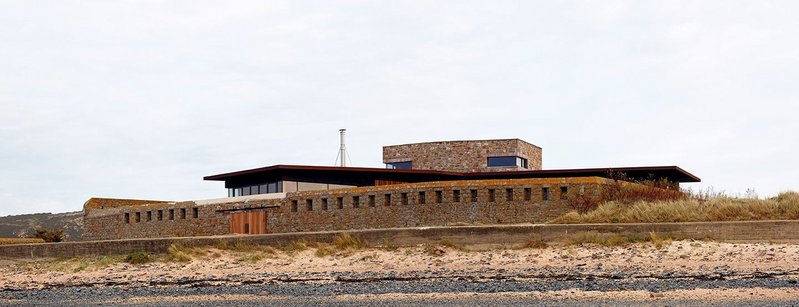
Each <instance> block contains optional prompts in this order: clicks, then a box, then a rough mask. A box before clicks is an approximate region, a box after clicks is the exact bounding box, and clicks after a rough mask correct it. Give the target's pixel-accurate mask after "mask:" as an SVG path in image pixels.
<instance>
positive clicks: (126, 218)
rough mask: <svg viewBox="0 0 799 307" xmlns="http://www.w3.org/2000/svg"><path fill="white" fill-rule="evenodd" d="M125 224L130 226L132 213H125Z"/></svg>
mask: <svg viewBox="0 0 799 307" xmlns="http://www.w3.org/2000/svg"><path fill="white" fill-rule="evenodd" d="M125 223H126V224H130V213H127V212H126V213H125Z"/></svg>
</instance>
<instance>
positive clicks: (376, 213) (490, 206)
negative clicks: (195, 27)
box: [84, 177, 610, 240]
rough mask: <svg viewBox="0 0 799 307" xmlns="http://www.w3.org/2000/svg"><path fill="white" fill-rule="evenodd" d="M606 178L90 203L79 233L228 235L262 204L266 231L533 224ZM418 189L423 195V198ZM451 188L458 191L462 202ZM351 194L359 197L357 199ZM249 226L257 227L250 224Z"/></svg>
mask: <svg viewBox="0 0 799 307" xmlns="http://www.w3.org/2000/svg"><path fill="white" fill-rule="evenodd" d="M609 182H610V181H609V180H608V179H605V178H600V177H581V178H534V179H505V180H462V181H442V182H424V183H407V184H395V185H384V186H373V187H360V188H349V189H334V190H322V191H305V192H290V193H286V194H285V195H286V197H285V198H273V197H272V196H271V195H270V194H265V195H264V196H244V197H235V198H226V199H219V200H215V201H207V200H206V201H196V202H191V201H190V202H177V203H175V202H173V203H160V204H149V205H137V206H128V207H118V208H112V209H89V210H87V211H86V212H85V217H84V221H85V232H84V239H85V240H107V239H125V238H155V237H177V236H207V235H221V234H228V233H231V230H230V216H229V214H230V212H233V211H234V210H237V211H241V210H242V209H250V210H265V211H266V212H267V219H266V221H265V223H266V224H267V225H266V229H267V231H268V232H270V233H283V232H298V231H323V230H347V229H369V228H394V227H416V226H443V225H450V224H514V223H538V222H545V221H548V220H550V219H552V218H554V217H556V216H559V215H561V214H563V213H565V212H567V211H568V210H570V208H569V207H568V206H567V204H566V202H565V201H563V200H562V198H566V195H563V196H562V195H561V188H567V194H568V196H569V197H574V196H576V195H578V194H580V193H582V194H585V195H588V196H597V195H599V191H600V188H601V185H603V184H606V183H609ZM544 188H547V189H549V195H550V200H545V199H544V195H543V189H544ZM509 189H510V192H511V195H512V197H511V198H510V199H509V198H508V192H509ZM472 191H475V192H476V193H477V198H476V201H472V198H471V193H472ZM420 193H424V198H425V201H424V202H422V200H421V195H420ZM456 193H458V194H459V195H460V200H459V201H458V200H457V199H456ZM492 193H493V199H492V196H491V194H492ZM387 195H388V196H387ZM439 195H440V200H439V199H438V198H439ZM356 198H357V199H358V200H359V203H358V204H357V205H356V203H355V199H356ZM339 200H340V202H341V203H340V204H339ZM372 200H373V201H372ZM387 200H388V202H387ZM325 203H327V205H326V206H325ZM195 209H196V210H197V212H198V215H197V217H196V218H195V217H194V214H193V212H194V210H195ZM309 209H310V210H309ZM170 210H172V212H174V214H175V217H174V219H170V218H169V216H170V213H169V212H170ZM183 210H185V211H186V218H185V219H184V218H183V215H182V214H181V212H183ZM159 211H160V212H162V214H163V218H162V219H160V220H159V219H158V218H157V216H158V212H159ZM148 212H149V214H148ZM126 214H127V216H128V220H127V221H126V219H125V216H126ZM148 216H151V218H148ZM137 217H138V218H137ZM259 226H260V225H259ZM251 228H253V229H255V228H256V227H254V225H251Z"/></svg>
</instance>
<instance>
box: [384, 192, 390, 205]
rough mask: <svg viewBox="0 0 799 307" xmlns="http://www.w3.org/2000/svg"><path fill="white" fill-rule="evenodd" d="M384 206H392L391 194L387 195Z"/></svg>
mask: <svg viewBox="0 0 799 307" xmlns="http://www.w3.org/2000/svg"><path fill="white" fill-rule="evenodd" d="M383 205H386V206H391V194H386V195H385V198H384V199H383Z"/></svg>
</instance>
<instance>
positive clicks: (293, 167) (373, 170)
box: [203, 164, 464, 180]
mask: <svg viewBox="0 0 799 307" xmlns="http://www.w3.org/2000/svg"><path fill="white" fill-rule="evenodd" d="M276 170H287V171H292V170H297V171H334V172H363V173H384V174H385V173H399V174H423V175H445V176H462V175H463V174H464V173H459V172H447V171H436V170H419V169H416V170H413V169H388V168H376V167H346V166H345V167H340V166H313V165H284V164H278V165H272V166H267V167H261V168H254V169H248V170H243V171H236V172H231V173H224V174H218V175H211V176H205V177H203V180H227V179H229V178H231V177H237V176H242V175H250V174H257V173H261V172H268V171H276Z"/></svg>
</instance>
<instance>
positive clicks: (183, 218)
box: [180, 208, 186, 220]
mask: <svg viewBox="0 0 799 307" xmlns="http://www.w3.org/2000/svg"><path fill="white" fill-rule="evenodd" d="M180 219H181V220H185V219H186V208H180Z"/></svg>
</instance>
